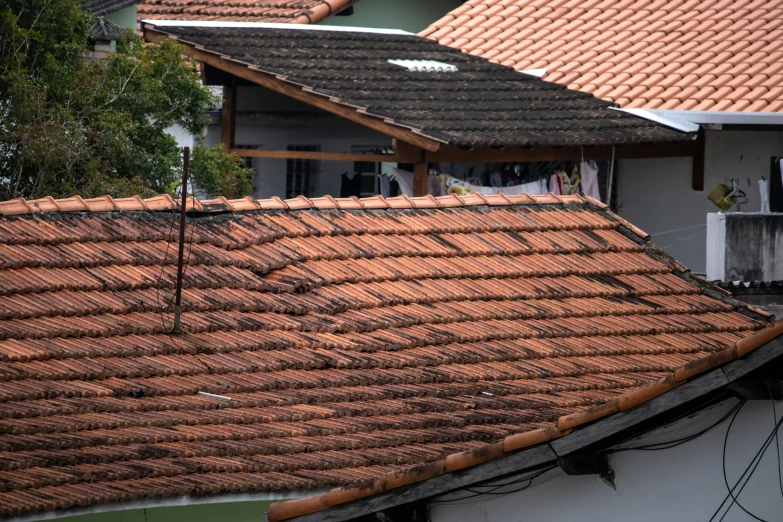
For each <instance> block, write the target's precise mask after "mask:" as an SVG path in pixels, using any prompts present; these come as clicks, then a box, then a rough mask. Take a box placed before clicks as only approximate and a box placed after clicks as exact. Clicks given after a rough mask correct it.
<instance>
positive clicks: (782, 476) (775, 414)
mask: <svg viewBox="0 0 783 522" xmlns="http://www.w3.org/2000/svg"><path fill="white" fill-rule="evenodd" d="M765 384H766V385H767V391H769V398H770V400H771V401H772V424H773V425H776V424H777V422H778V412H777V408H776V407H775V396H774V395H773V394H772V388H770V386H769V381H767V382H766V383H765ZM775 449H776V450H777V455H778V462H777V464H778V484H779V486H780V496H781V497H783V473H781V469H780V441H779V440H778V432H777V430H775Z"/></svg>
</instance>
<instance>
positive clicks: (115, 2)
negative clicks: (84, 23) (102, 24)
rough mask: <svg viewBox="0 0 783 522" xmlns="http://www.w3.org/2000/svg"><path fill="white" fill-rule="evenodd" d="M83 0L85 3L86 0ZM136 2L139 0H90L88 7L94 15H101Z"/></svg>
mask: <svg viewBox="0 0 783 522" xmlns="http://www.w3.org/2000/svg"><path fill="white" fill-rule="evenodd" d="M84 2H85V4H86V3H87V0H84ZM138 3H139V0H92V1H90V2H89V9H90V11H91V12H92V14H94V15H95V16H103V15H107V14H110V13H115V12H117V11H119V10H120V9H125V8H126V7H130V6H132V5H133V4H138Z"/></svg>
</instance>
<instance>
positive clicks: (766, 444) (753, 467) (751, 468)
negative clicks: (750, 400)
mask: <svg viewBox="0 0 783 522" xmlns="http://www.w3.org/2000/svg"><path fill="white" fill-rule="evenodd" d="M746 402H747V401H743V402H742V405H743V406H744V405H745V403H746ZM741 409H742V408H739V409H738V410H737V411H736V412H735V413H734V417H732V419H731V422H730V423H729V427H728V428H727V430H726V435H725V437H724V440H723V481H724V483H725V484H726V489H727V490H728V494H727V495H726V496H725V497H724V498H723V501H722V502H721V503H720V505H719V506H718V509H716V510H715V513H713V515H712V516H711V517H710V522H711V521H712V520H713V519H715V517H716V516H718V513H720V510H721V509H722V508H723V505H724V504H725V503H726V501H727V500H728V499H729V497H731V498H732V502H731V504H729V507H728V508H727V509H726V511H725V512H724V513H723V516H722V517H721V518H720V520H723V518H724V517H725V516H726V515H727V514H728V512H729V510H731V508H732V506H733V505H734V504H737V506H739V507H740V509H742V510H743V511H744V512H745V513H746V514H748V515H749V516H750V517H752V518H753V519H755V520H759V521H761V522H766V521H764V519H762V518H759V517H757V516H756V515H754V514H753V513H751V512H749V511H748V510H747V509H745V507H744V506H742V504H740V502H739V501H738V497H739V495H740V494H741V493H742V490H743V489H745V486H747V485H748V482H750V478H751V477H752V476H753V473H754V472H755V471H756V468H757V467H758V465H759V464H760V463H761V459H762V457H763V456H764V453H765V452H766V451H767V448H769V446H770V444H771V443H772V440H773V439H774V437H775V435H776V434H777V432H778V430H779V429H780V426H781V424H783V419H781V420H780V421H778V422H777V423H776V424H775V426H774V428H773V430H772V433H770V434H769V435H768V436H767V438H766V440H765V441H764V443H763V444H762V446H761V448H759V450H758V451H757V452H756V455H754V456H753V459H752V460H751V461H750V463H749V464H748V466H747V467H746V468H745V471H743V472H742V475H740V478H739V479H738V480H737V482H736V484H734V487H730V486H729V481H728V477H727V475H726V447H727V445H728V439H729V433H730V432H731V427H732V425H733V424H734V420H735V419H736V418H737V416H738V414H739V411H740V410H741ZM757 459H758V460H757ZM748 472H750V474H749V475H748ZM745 475H748V477H747V479H746V480H745V483H744V484H743V485H742V487H741V488H740V489H739V491H738V492H737V494H736V496H735V495H734V490H735V489H736V488H737V486H739V485H740V482H742V480H743V479H744V478H745Z"/></svg>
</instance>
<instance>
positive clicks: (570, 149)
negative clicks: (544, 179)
mask: <svg viewBox="0 0 783 522" xmlns="http://www.w3.org/2000/svg"><path fill="white" fill-rule="evenodd" d="M696 152H697V147H696V142H694V141H688V142H675V143H662V144H650V145H647V144H628V145H616V146H615V151H614V157H615V159H636V158H670V157H682V156H694V155H695V154H696ZM582 158H584V159H586V160H591V159H592V160H608V159H611V158H612V146H611V145H597V146H593V147H589V146H587V147H579V146H567V147H550V146H541V147H532V148H529V149H525V148H522V147H517V146H507V147H500V148H493V147H483V148H474V149H467V150H466V149H460V148H458V147H451V146H443V147H441V148H440V150H438V151H436V152H427V153H426V159H427V161H429V162H440V161H454V162H461V161H465V162H482V161H488V162H489V161H491V162H504V163H515V162H525V161H578V160H580V159H582Z"/></svg>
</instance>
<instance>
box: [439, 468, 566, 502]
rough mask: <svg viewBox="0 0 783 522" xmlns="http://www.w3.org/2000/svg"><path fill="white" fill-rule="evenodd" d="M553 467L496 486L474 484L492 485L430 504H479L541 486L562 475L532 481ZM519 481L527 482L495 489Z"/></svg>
mask: <svg viewBox="0 0 783 522" xmlns="http://www.w3.org/2000/svg"><path fill="white" fill-rule="evenodd" d="M555 468H557V466H556V465H552V466H547V467H546V468H543V469H541V470H539V471H536V472H535V473H533V474H532V475H528V476H526V477H524V478H520V479H516V480H514V481H511V482H508V483H506V484H500V485H497V486H495V485H492V486H490V485H487V486H475V487H492V488H493V489H492V490H490V492H486V491H480V492H475V493H474V494H472V495H468V496H465V497H460V498H457V499H451V500H444V501H434V502H430V504H436V505H457V506H461V505H468V504H479V503H481V502H487V501H488V500H490V499H495V498H500V497H504V496H506V495H512V494H514V493H519V492H521V491H525V490H527V489H531V488H534V487H537V486H541V485H542V484H546V483H547V482H549V481H552V480H554V479H556V478H558V477H560V476H562V475H563V473H558V474H557V475H554V476H552V477H550V478H548V479H546V480H544V481H542V482H539V483H538V484H533V481H534V480H535V479H536V478H538V477H540V476H541V475H544V474H545V473H547V472H549V471H552V470H553V469H555ZM519 482H527V484H525V485H524V486H522V487H521V488H517V489H514V490H511V491H499V492H498V491H497V489H500V488H503V487H506V486H509V485H512V484H515V483H519ZM463 489H465V490H469V491H470V488H463ZM485 495H487V498H484V499H479V500H473V501H470V502H463V501H464V500H467V499H471V498H474V497H481V496H485Z"/></svg>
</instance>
